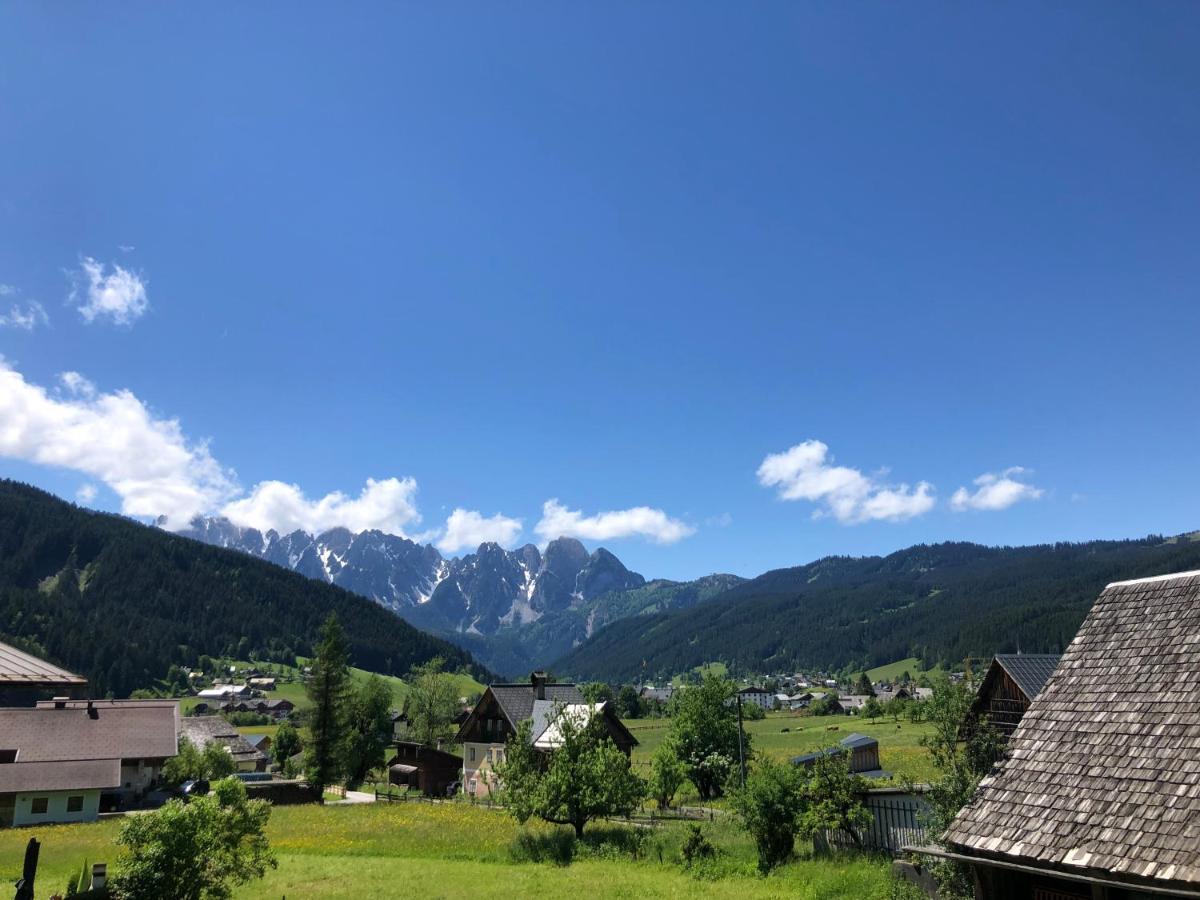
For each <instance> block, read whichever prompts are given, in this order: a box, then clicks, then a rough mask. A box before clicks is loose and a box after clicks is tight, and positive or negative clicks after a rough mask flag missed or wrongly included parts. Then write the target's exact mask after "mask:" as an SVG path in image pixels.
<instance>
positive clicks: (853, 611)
mask: <svg viewBox="0 0 1200 900" xmlns="http://www.w3.org/2000/svg"><path fill="white" fill-rule="evenodd" d="M1191 569H1200V543H1197V542H1195V541H1191V540H1188V539H1186V538H1184V539H1171V540H1169V541H1168V540H1164V539H1163V538H1161V537H1148V538H1146V539H1144V540H1131V541H1092V542H1088V543H1078V544H1066V543H1064V544H1053V545H1043V546H1035V547H982V546H979V545H977V544H966V543H946V544H936V545H932V546H930V545H918V546H915V547H910V548H908V549H907V550H901V551H899V552H897V553H893V554H891V555H890V556H886V557H865V558H858V559H854V558H850V557H827V558H825V559H821V560H818V561H816V562H814V563H810V564H808V565H805V566H798V567H796V568H790V569H778V570H775V571H772V572H767V573H766V574H764V575H761V576H759V577H758V578H755V579H752V580H750V581H746V582H743V583H742V584H740V585H738V586H736V587H734V588H732V589H731V590H728V591H725V592H724V593H722V594H719V595H718V596H717V597H715V598H713V599H710V600H708V601H706V602H703V603H701V604H699V605H697V606H695V607H692V608H691V609H688V610H683V611H676V612H665V613H660V614H655V615H650V616H640V617H636V618H631V619H623V620H621V621H618V622H615V623H613V624H611V625H609V626H607V627H606V628H603V629H601V630H600V631H598V632H596V633H595V634H594V635H593V636H592V637H591V638H590V639H589V640H587V641H586V642H584V643H583V644H581V645H580V646H579V647H577V648H576V649H575V650H574V651H572V652H571V653H569V654H567V655H566V656H564V657H563V658H562V659H560V660H558V661H557V662H556V663H555V664H554V671H555V672H556V673H561V674H564V675H571V676H574V677H577V678H586V679H597V680H605V681H628V680H632V679H637V678H654V679H659V678H662V677H663V676H668V675H672V674H676V673H680V672H685V671H687V670H688V669H691V668H692V667H694V666H697V665H701V664H703V663H706V662H714V661H722V662H725V663H726V664H728V665H729V666H730V668H731V670H733V671H735V672H748V673H762V672H777V671H781V670H788V671H790V670H793V669H796V668H806V669H811V668H820V669H826V670H830V671H834V670H840V669H842V668H843V667H846V666H854V667H858V668H869V667H872V666H877V665H882V664H885V663H888V662H891V661H893V660H897V659H903V658H905V657H908V656H918V657H920V658H921V659H922V660H923V661H924V663H925V665H926V666H927V667H928V666H932V665H934V664H936V663H939V662H940V663H944V664H947V665H951V666H957V665H958V664H959V663H961V661H962V660H963V659H965V658H967V657H988V656H991V655H992V654H993V653H1012V652H1016V651H1017V650H1021V651H1024V652H1027V653H1035V652H1047V653H1050V652H1059V651H1061V650H1062V649H1063V648H1064V647H1065V646H1066V645H1067V644H1068V643H1069V642H1070V641H1071V639H1072V638H1073V637H1074V635H1075V631H1076V630H1077V629H1078V627H1079V624H1080V623H1081V622H1082V621H1083V617H1084V616H1085V615H1086V614H1087V611H1088V609H1089V608H1090V607H1091V604H1092V601H1093V600H1095V598H1096V596H1097V595H1098V594H1099V592H1100V591H1101V589H1102V588H1103V587H1104V586H1105V585H1106V584H1108V583H1109V582H1112V581H1120V580H1124V579H1129V578H1140V577H1144V576H1148V575H1159V574H1165V573H1169V572H1180V571H1186V570H1191Z"/></svg>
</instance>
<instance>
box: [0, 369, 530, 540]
mask: <svg viewBox="0 0 1200 900" xmlns="http://www.w3.org/2000/svg"><path fill="white" fill-rule="evenodd" d="M58 381H59V385H58V387H57V389H55V390H53V391H48V390H46V389H45V388H42V387H39V386H38V385H35V384H30V383H29V382H27V381H26V380H25V378H24V376H22V375H21V373H20V372H17V371H16V370H15V369H13V368H12V366H11V365H10V364H9V363H7V362H6V361H5V360H4V359H3V357H0V457H10V458H14V459H21V460H25V461H27V462H32V463H37V464H40V465H47V466H60V467H62V468H66V469H72V470H74V471H76V472H81V473H83V474H84V475H87V476H90V477H92V478H95V479H97V480H99V481H101V482H103V483H104V484H105V485H107V486H108V487H109V488H111V489H112V491H113V493H115V494H116V495H117V496H118V497H119V498H120V499H121V511H122V512H124V513H125V514H126V515H130V516H139V517H143V518H154V519H157V518H158V517H160V516H162V517H164V521H163V525H164V526H165V527H166V528H169V529H176V530H177V529H181V528H185V527H187V525H188V523H189V522H190V521H191V520H192V518H193V517H195V516H197V515H212V514H214V513H220V514H222V515H225V516H227V517H228V518H229V519H230V520H231V521H233V522H235V523H236V524H238V525H243V526H250V527H254V528H259V529H261V530H264V531H265V530H268V529H271V528H274V529H275V530H276V531H279V532H282V533H286V532H290V531H295V530H296V529H300V530H303V531H308V532H312V533H319V532H322V531H327V530H328V529H330V528H334V527H337V526H343V527H346V528H349V529H350V530H351V531H356V532H357V531H365V530H368V529H378V530H380V531H385V532H388V533H390V534H397V535H401V536H403V535H404V534H405V528H406V527H407V526H409V525H413V524H417V523H419V522H420V521H421V515H420V513H419V512H418V510H417V506H416V502H415V501H416V493H417V482H416V481H415V480H414V479H412V478H385V479H382V480H378V481H377V480H375V479H367V483H366V485H365V486H364V487H363V489H362V491H361V492H360V494H359V496H358V497H356V498H351V497H347V496H346V495H345V494H343V493H341V492H340V491H334V492H333V493H330V494H326V495H325V496H324V497H320V498H317V499H309V498H308V497H306V496H305V494H304V492H303V491H302V490H301V489H300V488H299V487H297V486H296V485H292V484H285V483H284V482H281V481H263V482H260V483H258V484H257V485H255V487H254V488H253V489H252V490H251V491H250V492H249V493H248V494H247V493H245V492H244V491H243V490H242V488H241V487H240V486H239V484H238V482H237V479H236V476H235V475H234V473H233V472H232V471H231V470H230V469H227V468H225V467H224V466H222V465H221V464H220V463H218V462H217V460H216V459H215V458H214V457H213V456H212V454H211V453H210V452H209V449H208V445H207V443H205V442H203V441H192V440H189V439H188V438H187V436H186V435H185V434H184V433H183V429H182V427H181V426H180V423H179V421H178V420H177V419H164V418H160V417H158V416H156V415H154V414H153V413H152V412H151V411H150V410H149V409H148V408H147V407H146V405H145V404H144V403H143V402H142V401H141V400H139V399H138V398H137V397H135V396H134V395H133V394H132V393H131V392H129V391H126V390H121V391H114V392H111V393H103V392H101V391H100V390H98V389H97V387H96V386H95V385H94V384H92V382H91V381H89V380H88V379H87V378H85V377H84V376H83V375H81V374H79V373H78V372H63V373H61V374H60V375H59V377H58ZM97 495H98V491H97V489H96V486H95V485H93V484H84V485H83V486H82V487H80V488H79V490H78V491H77V493H76V497H77V498H78V499H79V500H80V502H83V503H90V502H92V501H93V500H94V499H95V498H96V496H97ZM458 512H461V511H458V510H456V513H458ZM464 515H468V516H469V515H472V514H467V513H464ZM473 515H475V516H478V514H477V513H476V514H473ZM454 521H455V517H454V516H451V522H448V523H447V525H448V526H449V525H450V524H452V523H453V522H454ZM458 521H459V523H460V524H461V529H460V531H459V533H462V534H465V533H466V532H465V529H466V527H467V526H468V525H469V524H471V523H470V521H469V520H464V519H463V518H462V517H461V516H460V517H459V520H458ZM479 522H480V525H481V528H483V527H484V526H486V527H488V528H490V529H491V531H487V532H484V531H481V532H480V533H488V534H490V535H492V536H491V537H488V538H486V539H488V540H498V541H502V540H504V535H506V534H511V535H512V536H515V534H516V533H518V532H519V531H520V524H521V523H520V522H519V521H517V520H513V519H505V517H503V516H494V517H492V518H491V519H483V518H482V517H480V518H479ZM505 523H515V530H513V531H511V532H506V531H505V530H504V528H503V527H502V526H504V525H505ZM424 537H425V539H427V540H428V539H431V538H432V537H433V536H432V535H425V536H424ZM508 540H511V538H508Z"/></svg>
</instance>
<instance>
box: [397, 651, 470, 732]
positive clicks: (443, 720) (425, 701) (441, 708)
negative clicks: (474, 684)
mask: <svg viewBox="0 0 1200 900" xmlns="http://www.w3.org/2000/svg"><path fill="white" fill-rule="evenodd" d="M404 709H405V713H406V715H407V716H408V729H409V733H410V734H411V736H412V738H413V740H415V741H419V742H420V743H422V744H427V745H429V746H431V747H432V746H436V744H437V741H438V738H446V737H449V736H450V732H451V731H452V726H453V724H454V717H455V716H456V715H457V714H458V692H457V690H456V689H455V686H454V677H453V676H452V675H450V674H448V673H446V672H443V671H442V659H441V657H434V658H433V659H431V660H429V662H427V663H424V664H423V665H420V666H415V667H414V668H413V670H412V674H411V675H410V676H409V691H408V702H407V704H406V705H405V708H404Z"/></svg>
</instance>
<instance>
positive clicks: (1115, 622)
mask: <svg viewBox="0 0 1200 900" xmlns="http://www.w3.org/2000/svg"><path fill="white" fill-rule="evenodd" d="M1198 676H1200V573H1185V574H1182V575H1176V576H1166V577H1159V578H1155V579H1147V580H1142V581H1133V582H1122V583H1118V584H1111V585H1109V586H1108V587H1107V588H1106V589H1105V590H1104V592H1103V593H1101V595H1100V598H1099V599H1098V600H1097V601H1096V603H1095V605H1094V606H1093V607H1092V610H1091V612H1090V613H1089V614H1088V616H1087V618H1086V619H1085V620H1084V623H1083V625H1082V626H1081V627H1080V629H1079V633H1078V634H1077V635H1076V636H1075V639H1074V640H1073V641H1072V642H1071V645H1070V646H1069V647H1068V648H1067V651H1066V652H1065V653H1064V654H1063V656H1062V659H1061V661H1060V662H1059V664H1058V667H1057V668H1056V669H1055V671H1054V674H1053V676H1051V677H1050V678H1049V680H1048V681H1047V682H1046V684H1045V687H1044V688H1043V689H1042V691H1041V693H1040V694H1038V695H1037V697H1036V699H1035V700H1034V701H1033V703H1032V704H1031V705H1030V707H1029V710H1028V711H1027V712H1026V713H1025V716H1024V718H1023V719H1022V720H1021V724H1020V725H1019V726H1017V729H1016V731H1015V732H1014V733H1013V736H1012V739H1011V741H1010V743H1009V757H1008V759H1006V760H1005V761H1004V762H1003V763H1002V764H1001V765H1000V767H999V769H998V771H997V773H996V774H994V775H993V776H992V777H990V778H987V779H985V780H984V782H983V783H982V785H981V786H980V790H979V792H978V794H977V796H976V799H975V800H974V801H973V802H972V803H971V804H970V805H969V806H968V807H967V808H966V809H964V810H963V811H962V812H961V813H960V814H959V816H958V818H956V819H955V820H954V822H953V823H952V824H951V826H950V828H949V830H948V831H947V833H946V835H945V839H946V841H947V843H949V844H950V845H951V846H953V847H956V848H960V849H962V850H963V851H965V852H967V853H975V854H978V855H984V856H998V857H1001V858H1007V859H1010V860H1018V861H1021V862H1024V863H1025V864H1031V863H1033V864H1041V865H1043V866H1046V867H1050V868H1061V869H1066V870H1075V871H1080V872H1086V871H1089V870H1093V871H1103V872H1107V873H1110V874H1112V875H1117V876H1122V877H1125V878H1126V879H1128V880H1130V881H1133V882H1135V883H1138V882H1140V883H1143V884H1145V883H1149V884H1155V883H1157V884H1159V885H1161V884H1163V883H1164V882H1167V883H1185V884H1189V885H1196V884H1200V677H1198Z"/></svg>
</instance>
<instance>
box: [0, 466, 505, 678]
mask: <svg viewBox="0 0 1200 900" xmlns="http://www.w3.org/2000/svg"><path fill="white" fill-rule="evenodd" d="M330 612H336V613H337V616H338V618H339V619H340V620H341V622H342V623H343V624H344V626H345V630H346V637H347V640H348V642H349V646H350V657H351V661H352V663H353V664H354V665H356V666H359V667H361V668H364V669H370V670H372V671H376V672H383V673H388V674H394V675H403V674H405V673H407V672H408V671H409V669H410V668H411V667H412V666H414V665H416V664H419V663H422V662H425V661H426V660H429V659H432V658H434V657H439V656H440V657H442V658H443V659H444V660H445V661H446V665H447V667H448V668H450V669H460V668H461V669H463V670H465V671H469V672H471V674H473V675H475V677H477V678H480V679H483V680H487V679H488V677H489V673H488V672H487V671H486V670H484V669H483V668H482V667H480V666H479V665H477V664H476V663H475V661H474V660H473V659H472V658H471V656H470V654H469V653H467V652H466V651H464V650H461V649H459V648H457V647H455V646H453V645H451V644H449V643H447V642H445V641H442V640H440V639H437V638H434V637H432V636H430V635H427V634H425V633H423V632H421V631H418V630H417V629H415V628H413V627H412V626H411V625H408V624H407V623H405V622H403V621H401V620H400V619H399V618H398V617H396V616H395V615H394V614H392V613H391V612H389V611H387V610H386V609H384V608H383V607H381V606H378V605H377V604H375V603H374V602H372V601H370V600H367V599H365V598H363V597H359V596H358V595H356V594H351V593H349V592H348V591H345V590H342V589H341V588H338V587H334V586H332V585H327V584H322V583H320V582H316V581H312V580H310V579H308V578H305V577H304V576H302V575H298V574H296V573H294V572H290V571H287V570H285V569H282V568H280V567H278V566H275V565H272V564H270V563H267V562H264V561H262V560H258V559H255V558H253V557H250V556H247V555H245V554H243V553H237V552H234V551H230V550H222V549H220V548H217V547H212V546H209V545H207V544H202V543H200V542H198V541H193V540H190V539H188V538H182V537H179V536H177V535H173V534H171V533H169V532H166V531H162V530H160V529H158V528H152V527H149V526H146V525H141V524H138V523H137V522H134V521H131V520H129V519H125V518H123V517H120V516H114V515H106V514H100V513H94V512H90V511H87V510H83V509H79V508H77V507H75V506H73V505H71V504H69V503H65V502H63V501H62V500H59V499H58V498H57V497H54V496H52V495H50V494H47V493H45V492H44V491H40V490H37V489H36V488H32V487H29V486H27V485H23V484H18V483H16V482H12V481H0V640H3V641H7V642H10V643H13V644H15V645H17V646H19V647H23V648H25V649H28V650H31V651H32V652H35V653H37V654H38V655H41V656H44V657H46V658H47V659H50V660H52V661H54V662H57V663H59V664H61V665H63V666H65V667H66V668H68V669H71V670H72V671H75V672H78V673H79V674H81V675H85V676H86V677H87V678H88V680H89V681H90V682H91V690H92V692H93V693H94V694H96V695H98V696H103V695H108V694H111V695H112V696H116V697H124V696H128V695H129V693H130V692H131V691H133V690H134V689H136V688H139V687H144V686H146V685H148V684H152V683H154V682H155V681H157V680H158V679H161V678H162V677H163V675H164V673H165V672H167V670H168V669H169V667H170V666H171V665H178V666H185V667H190V666H194V665H196V663H197V662H198V660H199V658H200V656H201V655H209V656H218V657H232V658H236V659H251V658H254V659H264V660H273V661H277V662H283V663H287V664H289V665H290V664H292V663H294V662H295V658H296V656H298V655H299V656H311V655H312V652H313V643H314V640H315V638H316V635H317V633H318V631H319V629H320V627H321V623H322V622H323V621H324V620H325V619H326V617H328V615H329V613H330Z"/></svg>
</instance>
